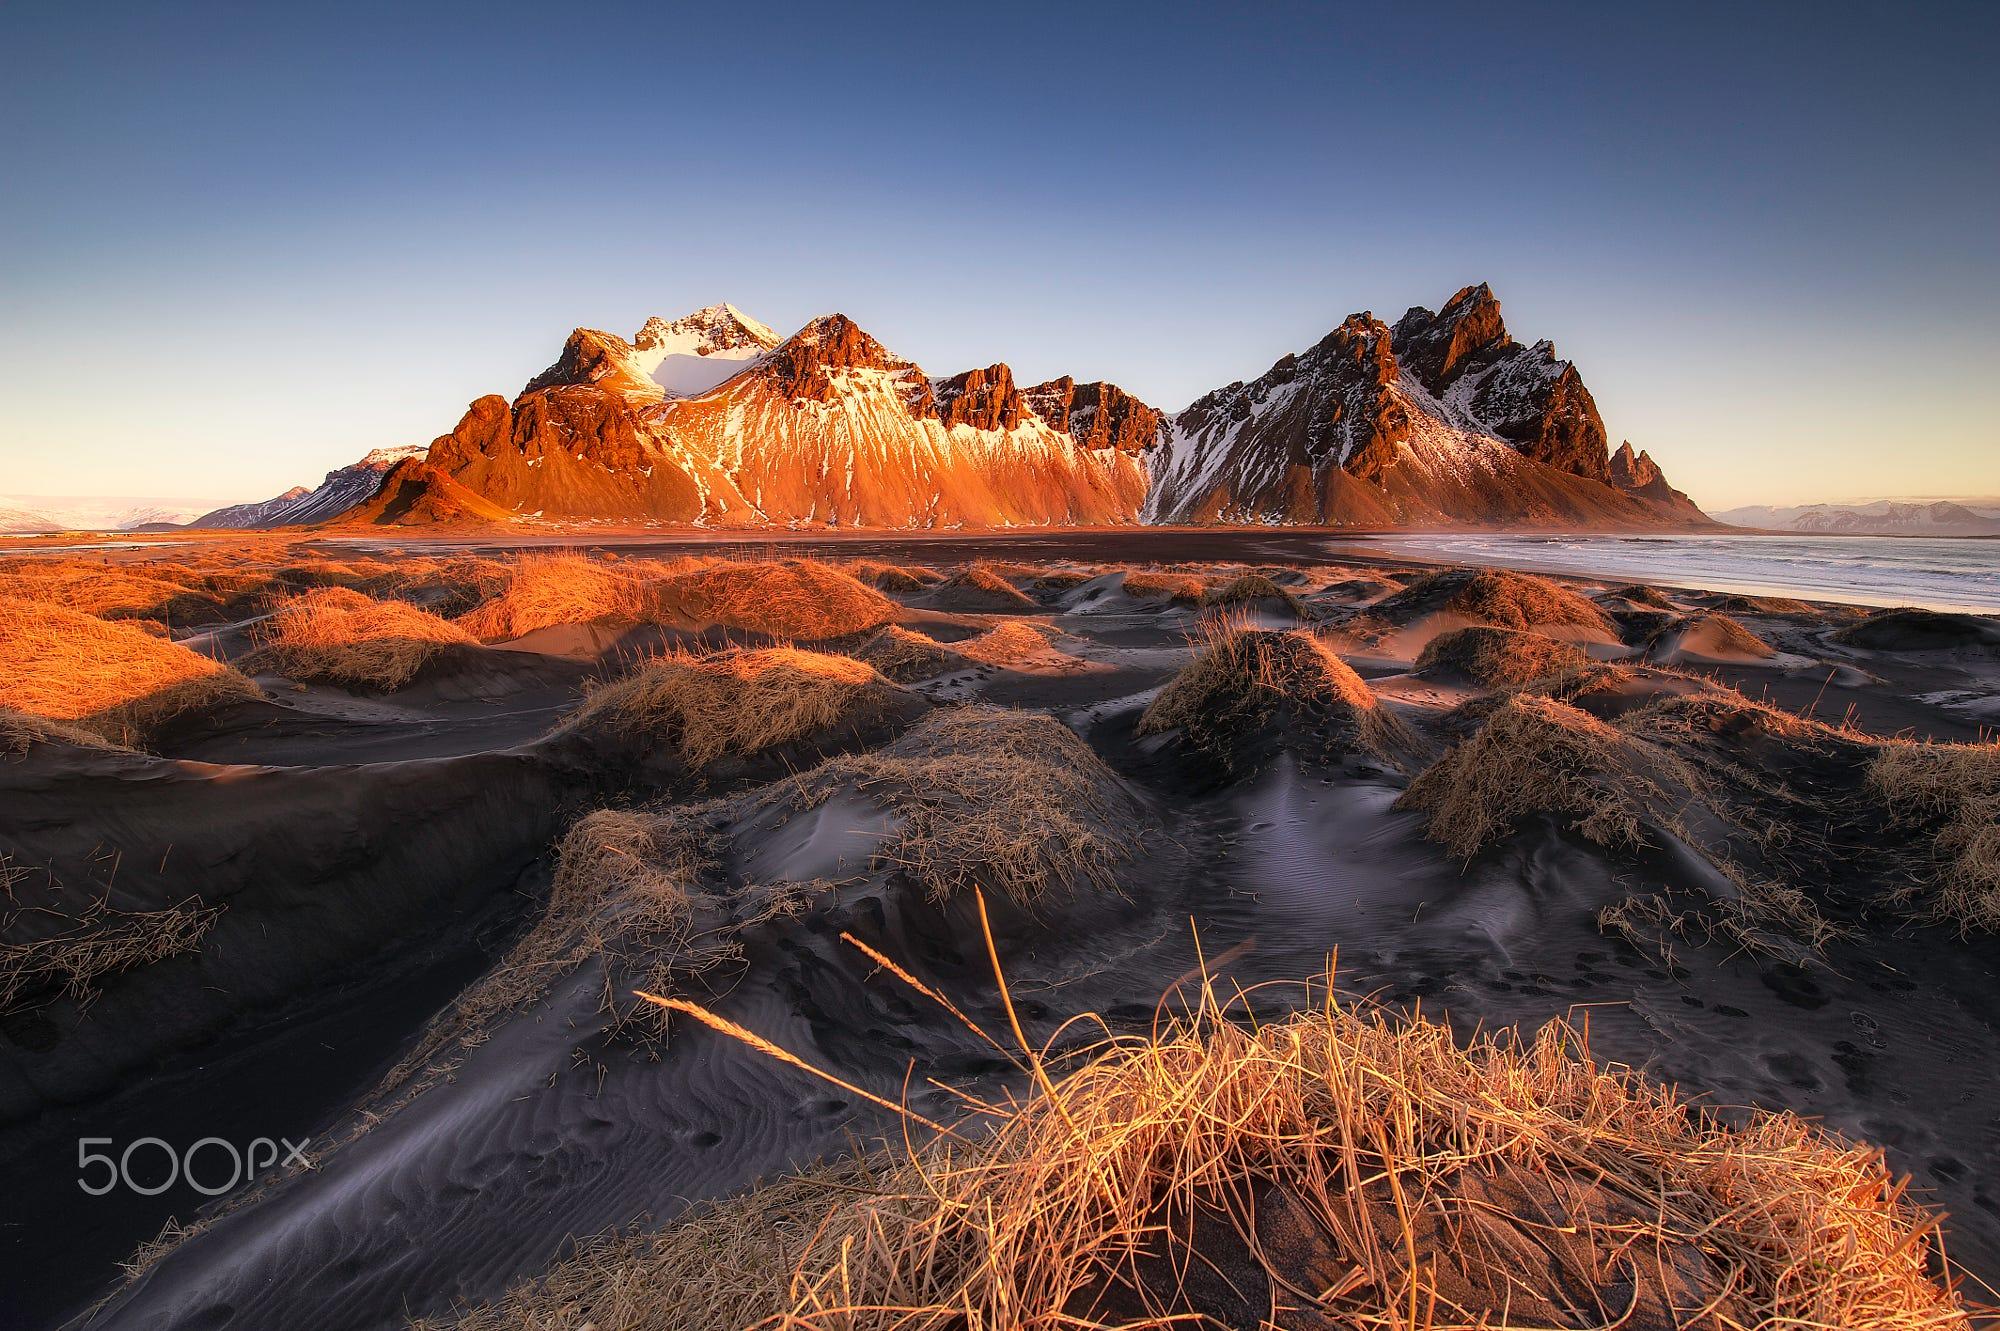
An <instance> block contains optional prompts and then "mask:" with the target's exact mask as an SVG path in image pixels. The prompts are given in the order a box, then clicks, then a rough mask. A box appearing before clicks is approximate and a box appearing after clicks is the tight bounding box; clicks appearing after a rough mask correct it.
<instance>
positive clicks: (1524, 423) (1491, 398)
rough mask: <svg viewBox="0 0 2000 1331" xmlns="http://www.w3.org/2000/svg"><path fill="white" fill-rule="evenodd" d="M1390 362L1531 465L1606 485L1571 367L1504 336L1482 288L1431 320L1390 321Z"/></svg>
mask: <svg viewBox="0 0 2000 1331" xmlns="http://www.w3.org/2000/svg"><path fill="white" fill-rule="evenodd" d="M1395 349H1396V355H1397V357H1398V358H1399V359H1400V360H1401V362H1402V363H1403V365H1404V367H1405V368H1407V369H1408V370H1409V371H1410V372H1411V373H1412V374H1413V375H1415V376H1416V379H1417V381H1418V382H1419V383H1421V384H1422V385H1423V386H1424V387H1425V389H1427V390H1428V391H1429V392H1430V393H1431V395H1432V396H1434V397H1436V398H1438V399H1440V400H1441V401H1445V402H1449V403H1450V404H1452V405H1453V406H1454V407H1455V408H1457V409H1458V410H1460V411H1462V412H1464V413H1465V414H1467V415H1469V416H1471V417H1472V418H1473V420H1474V421H1476V422H1477V424H1478V425H1479V426H1481V427H1482V428H1484V429H1486V430H1488V431H1490V432H1492V433H1493V434H1495V435H1498V436H1499V437H1500V438H1502V439H1505V440H1507V441H1508V442H1510V443H1512V444H1514V445H1515V446H1516V447H1517V448H1519V449H1520V451H1521V453H1522V454H1523V455H1524V456H1526V457H1529V458H1532V459H1534V460H1535V461H1537V462H1541V463H1545V464H1547V465H1548V466H1551V467H1555V468H1557V469H1558V470H1560V471H1566V472H1569V473H1571V474H1572V475H1576V476H1588V477H1591V478H1592V479H1594V480H1600V481H1601V480H1606V479H1608V477H1607V473H1606V470H1605V468H1606V435H1605V432H1604V420H1603V418H1602V417H1601V416H1599V415H1598V414H1597V402H1596V400H1595V399H1593V398H1592V397H1591V395H1590V390H1589V389H1588V388H1585V387H1584V386H1583V378H1582V376H1581V375H1579V374H1578V373H1577V371H1576V367H1575V366H1574V365H1572V364H1570V363H1569V362H1568V361H1566V360H1559V359H1557V357H1556V350H1555V345H1554V344H1553V343H1551V342H1537V343H1535V344H1534V345H1532V346H1526V347H1524V346H1522V345H1521V344H1520V343H1518V342H1516V341H1515V340H1514V339H1513V338H1512V337H1510V336H1509V335H1508V333H1507V325H1506V323H1505V322H1504V321H1503V320H1502V319H1501V317H1500V302H1499V301H1498V300H1495V299H1494V297H1493V292H1492V290H1491V289H1490V288H1489V287H1487V285H1486V284H1485V283H1483V282H1482V283H1480V284H1479V285H1478V286H1474V287H1466V288H1465V289H1464V290H1462V291H1460V292H1458V293H1457V294H1456V295H1454V296H1453V297H1452V298H1451V299H1450V300H1448V301H1446V302H1445V305H1444V308H1443V309H1442V310H1440V311H1438V312H1437V313H1436V314H1432V313H1431V312H1430V311H1429V310H1427V309H1424V308H1423V307H1421V306H1418V307H1415V308H1413V309H1411V310H1409V311H1408V312H1406V313H1405V314H1404V315H1403V317H1402V318H1401V319H1398V320H1397V321H1396V331H1395Z"/></svg>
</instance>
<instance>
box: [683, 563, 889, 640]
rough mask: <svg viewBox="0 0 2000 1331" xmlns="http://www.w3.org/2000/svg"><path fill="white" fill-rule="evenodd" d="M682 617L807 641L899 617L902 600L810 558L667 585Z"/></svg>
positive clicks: (729, 569)
mask: <svg viewBox="0 0 2000 1331" xmlns="http://www.w3.org/2000/svg"><path fill="white" fill-rule="evenodd" d="M658 595H659V599H660V601H661V603H662V604H663V605H664V606H666V607H667V608H668V609H669V611H670V612H671V613H672V614H673V615H674V616H675V617H677V618H681V619H685V620H690V621H693V622H696V623H702V624H725V625H728V626H729V627H731V628H740V629H748V630H750V631H751V632H753V633H763V634H767V635H769V636H770V637H773V638H785V639H791V640H797V641H801V642H818V641H823V640H825V639H827V638H844V637H846V636H847V635H848V634H850V633H861V632H864V631H866V630H868V629H872V628H876V627H878V626H880V625H883V624H886V623H888V622H889V621H890V620H892V619H894V618H896V616H897V615H898V614H899V613H900V611H899V609H898V607H897V605H896V603H895V602H894V601H891V600H890V599H889V598H888V597H886V596H884V595H882V593H881V592H879V591H876V590H875V589H874V588H873V587H870V586H868V585H867V584H865V583H863V582H861V581H859V580H858V579H856V578H854V577H853V576H851V575H850V574H848V573H846V572H844V571H842V570H840V569H837V568H834V567H832V566H831V565H827V564H822V563H819V562H817V561H815V560H810V559H793V560H786V561H784V562H782V563H764V564H716V565H712V566H709V567H706V568H701V569H696V570H693V571H691V572H687V573H683V574H681V575H680V576H678V577H674V578H669V579H667V580H665V581H663V582H662V583H660V584H659V587H658Z"/></svg>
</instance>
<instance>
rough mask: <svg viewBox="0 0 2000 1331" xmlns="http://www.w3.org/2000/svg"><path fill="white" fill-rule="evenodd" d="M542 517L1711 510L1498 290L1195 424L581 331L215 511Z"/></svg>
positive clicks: (1547, 520)
mask: <svg viewBox="0 0 2000 1331" xmlns="http://www.w3.org/2000/svg"><path fill="white" fill-rule="evenodd" d="M524 519H527V520H532V519H540V520H544V521H550V522H605V523H674V524H700V525H706V526H714V527H783V528H816V527H888V528H911V527H918V528H922V527H975V528H976V527H1011V526H1079V525H1121V524H1129V523H1139V522H1150V523H1326V524H1335V525H1349V526H1371V527H1373V526H1403V525H1434V526H1444V525H1463V524H1506V525H1517V526H1530V527H1615V528H1634V527H1661V526H1683V525H1693V524H1706V523H1707V522H1708V519H1707V518H1706V517H1705V516H1704V515H1703V514H1702V513H1701V511H1700V510H1699V509H1698V508H1696V507H1695V505H1694V504H1693V503H1692V502H1691V501H1689V500H1688V498H1687V496H1685V495H1683V494H1681V493H1680V492H1679V491H1677V490H1675V489H1674V488H1673V487H1672V486H1671V485H1669V484H1668V483H1667V481H1666V479H1665V477H1664V476H1662V475H1661V473H1660V469H1659V467H1658V466H1657V465H1655V464H1654V462H1653V460H1652V459H1651V458H1650V457H1649V456H1647V455H1646V454H1644V453H1635V452H1634V451H1633V450H1632V448H1631V446H1630V445H1629V444H1627V445H1625V446H1624V447H1622V448H1621V449H1619V450H1618V451H1617V452H1616V453H1613V452H1612V451H1611V449H1610V448H1609V446H1608V442H1607V435H1606V431H1605V428H1604V422H1603V420H1602V419H1601V418H1600V417H1599V415H1598V411H1597V405H1596V403H1595V402H1594V401H1593V400H1592V398H1591V395H1590V392H1589V390H1588V389H1587V388H1585V387H1584V384H1583V380H1582V377H1581V375H1580V374H1579V373H1578V371H1577V369H1576V367H1575V366H1574V365H1572V364H1571V363H1570V362H1568V361H1566V360H1562V359H1559V358H1558V357H1557V355H1556V353H1555V348H1554V347H1553V345H1551V344H1550V343H1548V342H1546V341H1544V342H1535V343H1532V344H1527V345H1523V344H1522V343H1519V342H1516V341H1515V340H1514V339H1513V338H1512V337H1511V336H1510V335H1509V334H1508V331H1507V328H1506V325H1505V323H1504V322H1503V320H1502V318H1501V314H1500V304H1499V302H1498V301H1497V300H1496V299H1495V298H1494V296H1493V293H1492V291H1491V290H1489V289H1488V288H1487V287H1486V286H1485V285H1483V284H1482V285H1479V286H1474V287H1467V288H1465V289H1464V290H1462V291H1460V292H1458V293H1457V294H1456V295H1454V296H1453V297H1452V298H1451V299H1450V300H1449V301H1447V302H1446V303H1445V304H1444V306H1443V308H1442V309H1440V310H1439V311H1438V312H1436V313H1433V312H1431V311H1430V310H1428V309H1423V308H1416V309H1412V310H1410V311H1408V312H1407V313H1406V314H1404V315H1403V317H1402V318H1401V319H1399V320H1397V322H1396V323H1395V325H1394V326H1393V327H1391V326H1390V325H1388V324H1385V323H1384V322H1382V321H1381V320H1378V319H1376V318H1375V317H1374V316H1373V315H1372V314H1367V313H1362V314H1356V315H1352V316H1350V317H1348V318H1347V319H1346V320H1345V321H1344V322H1342V323H1341V324H1340V325H1339V326H1338V327H1337V328H1335V329H1334V331H1333V332H1332V333H1330V334H1328V335H1327V336H1326V337H1325V338H1324V339H1322V340H1321V341H1320V342H1318V343H1317V344H1316V345H1314V346H1313V347H1311V348H1309V349H1307V350H1305V351H1303V352H1299V353H1297V354H1294V355H1287V356H1284V357H1282V358H1281V359H1280V360H1279V361H1278V362H1277V363H1276V364H1275V365H1273V366H1272V367H1271V368H1270V370H1269V371H1267V372H1266V373H1265V374H1264V375H1263V376H1261V377H1260V378H1258V379H1256V380H1254V381H1251V382H1249V383H1243V382H1237V383H1232V384H1230V385H1228V386H1227V387H1224V388H1220V389H1217V390H1216V391H1215V392H1213V393H1210V394H1208V395H1206V396H1205V397H1203V398H1201V399H1200V400H1199V401H1197V402H1195V403H1194V404H1193V405H1192V406H1190V407H1188V408H1187V409H1186V410H1185V411H1182V412H1180V413H1178V414H1177V415H1171V416H1170V415H1168V414H1167V413H1165V412H1162V411H1160V410H1158V409H1157V408H1154V407H1152V406H1149V405H1148V404H1146V403H1145V402H1142V401H1140V400H1139V399H1138V398H1136V397H1134V396H1132V395H1131V394H1130V393H1128V392H1126V391H1125V390H1124V389H1122V388H1119V387H1118V386H1117V385H1115V384H1110V383H1104V382H1091V381H1083V382H1079V381H1077V380H1076V379H1073V378H1070V377H1063V378H1058V379H1052V380H1049V381H1047V382H1044V383H1039V384H1031V385H1022V384H1018V383H1016V381H1015V378H1014V374H1013V371H1012V370H1011V369H1010V368H1009V367H1008V366H1007V365H1005V364H995V365H989V366H986V367H984V368H980V369H972V370H966V371H963V372H961V373H958V374H953V375H946V376H932V375H930V374H928V373H926V372H925V371H924V370H923V369H921V368H920V367H918V366H917V365H915V364H914V363H912V362H910V361H907V360H904V359H902V358H901V357H899V356H897V355H895V354H894V353H892V352H891V351H889V350H888V349H887V348H886V347H884V346H883V345H882V344H881V343H880V342H878V341H876V340H875V339H874V338H873V337H871V336H869V334H868V333H866V332H865V331H863V330H862V329H861V328H859V327H858V326H856V325H855V323H854V322H853V321H852V320H850V319H848V318H847V317H846V316H844V315H839V314H832V315H826V316H824V317H822V318H818V319H815V320H813V321H812V322H811V323H808V324H807V325H806V326H805V327H804V328H802V329H800V330H799V331H798V332H796V333H794V334H792V335H791V336H790V337H787V338H780V337H779V336H778V335H777V334H776V333H774V332H773V331H772V330H771V329H770V328H768V327H766V326H765V325H763V324H761V323H759V322H757V321H756V320H754V319H752V318H750V317H749V316H748V315H746V314H744V313H742V312H741V311H740V310H737V309H736V308H735V307H734V306H730V305H716V306H711V307H709V308H708V309H704V310H699V311H697V312H695V313H694V314H691V315H688V316H687V317H685V318H682V319H676V320H672V321H669V320H664V319H658V318H655V319H649V320H647V321H646V323H645V325H644V326H643V327H641V328H640V329H639V331H638V332H637V333H636V334H635V335H634V336H633V337H632V338H631V340H629V341H627V340H626V339H625V338H622V337H619V336H617V335H615V334H612V333H606V332H600V331H597V330H594V329H584V328H580V329H578V330H576V331H575V332H574V333H572V334H571V335H570V337H569V340H568V342H567V343H566V344H565V345H564V347H563V350H562V354H561V355H560V356H559V357H558V358H557V359H556V361H555V363H554V364H553V365H551V366H550V367H549V368H548V369H547V370H545V371H543V372H542V373H541V374H539V375H537V376H535V378H533V379H532V380H530V381H529V382H528V384H527V386H526V387H525V388H523V389H522V390H521V392H520V393H519V394H517V395H516V396H515V397H514V398H512V399H511V400H510V399H508V398H505V397H501V396H499V395H493V396H488V397H483V398H480V399H479V400H478V401H476V402H474V403H473V404H472V405H471V407H470V408H469V409H468V410H467V412H466V414H465V416H464V418H463V419H462V420H461V421H460V422H459V423H458V425H457V426H456V427H455V428H454V429H453V430H452V431H451V432H450V433H448V434H445V435H441V436H440V437H438V438H437V439H436V440H434V441H433V442H432V443H431V444H430V445H429V446H428V447H412V448H405V449H382V450H377V451H376V452H374V453H371V454H369V455H368V457H367V458H364V459H363V460H362V461H361V462H358V463H356V464H355V465H353V466H351V467H344V468H341V469H339V470H336V471H334V472H331V473H329V474H328V475H327V477H326V479H325V480H324V481H323V482H322V483H321V484H320V485H319V486H318V487H316V488H314V489H311V490H308V489H306V488H304V487H298V488H295V489H293V490H290V491H287V492H286V493H285V494H282V495H278V496H275V497H274V498H272V499H268V500H265V501H263V502H261V503H255V504H240V505H232V506H230V507H227V508H221V509H216V510H214V511H212V512H209V513H205V514H202V515H201V516H200V518H199V523H200V525H203V526H222V527H272V526H295V525H309V524H316V523H324V522H329V521H339V522H345V523H397V524H425V523H439V522H468V521H477V522H498V521H513V520H524Z"/></svg>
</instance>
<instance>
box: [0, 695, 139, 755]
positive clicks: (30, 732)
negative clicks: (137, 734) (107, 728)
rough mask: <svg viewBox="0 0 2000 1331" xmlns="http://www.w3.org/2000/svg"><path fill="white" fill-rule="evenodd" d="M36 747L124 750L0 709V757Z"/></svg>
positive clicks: (54, 723)
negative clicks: (63, 746) (68, 746)
mask: <svg viewBox="0 0 2000 1331" xmlns="http://www.w3.org/2000/svg"><path fill="white" fill-rule="evenodd" d="M37 744H68V745H70V746H72V747H74V748H79V749H121V748H123V747H124V746H123V745H119V744H114V743H112V742H111V741H110V740H108V739H106V738H104V736H102V735H98V734H93V733H92V732H91V731H88V730H84V729H82V728H80V727H78V726H72V725H66V724H64V723H63V722H61V721H51V720H49V719H48V718H46V717H40V716H31V715H29V714H28V713H26V712H17V711H15V710H14V709H13V708H11V707H0V754H15V753H26V752H27V751H28V750H29V749H31V748H33V747H34V746H35V745H37Z"/></svg>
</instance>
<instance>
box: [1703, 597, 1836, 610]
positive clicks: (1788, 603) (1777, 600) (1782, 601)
mask: <svg viewBox="0 0 2000 1331" xmlns="http://www.w3.org/2000/svg"><path fill="white" fill-rule="evenodd" d="M1708 605H1709V608H1710V609H1712V610H1719V611H1721V612H1722V613H1724V614H1729V615H1815V614H1818V613H1819V612H1818V611H1817V610H1815V609H1813V607H1812V606H1810V605H1807V604H1806V603H1805V602H1804V601H1795V600H1793V599H1792V598H1791V597H1789V596H1742V595H1737V594H1733V593H1732V594H1730V595H1727V596H1711V597H1709V598H1708Z"/></svg>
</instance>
